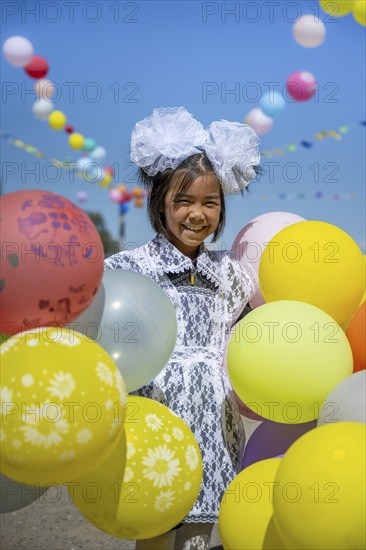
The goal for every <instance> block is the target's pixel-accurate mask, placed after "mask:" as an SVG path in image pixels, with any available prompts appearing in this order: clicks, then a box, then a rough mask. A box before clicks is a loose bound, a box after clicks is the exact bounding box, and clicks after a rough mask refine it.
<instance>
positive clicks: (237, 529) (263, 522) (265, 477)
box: [219, 458, 286, 550]
mask: <svg viewBox="0 0 366 550" xmlns="http://www.w3.org/2000/svg"><path fill="white" fill-rule="evenodd" d="M280 462H281V459H280V458H270V459H268V460H261V461H260V462H256V463H255V464H252V465H251V466H249V467H248V468H245V470H243V471H242V472H240V474H239V475H237V476H236V477H235V478H234V479H233V481H232V482H231V483H230V485H229V486H228V488H227V489H226V492H225V494H224V496H223V498H222V500H221V504H220V511H219V531H220V537H221V540H222V544H223V546H224V548H225V550H237V549H238V548H240V549H241V550H264V549H266V550H269V549H273V550H282V549H284V548H286V547H285V546H284V545H283V542H282V541H281V539H280V536H279V534H278V531H277V529H276V527H275V525H274V520H273V482H274V480H275V476H276V472H277V470H278V467H279V465H280Z"/></svg>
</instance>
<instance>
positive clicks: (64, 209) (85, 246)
mask: <svg viewBox="0 0 366 550" xmlns="http://www.w3.org/2000/svg"><path fill="white" fill-rule="evenodd" d="M1 212H2V220H1V229H2V240H3V254H2V258H1V261H2V280H1V286H2V289H1V292H0V311H1V321H0V332H1V333H4V334H16V333H18V332H21V331H24V330H28V329H31V328H36V327H39V326H41V327H44V326H64V325H67V324H69V323H70V322H71V321H73V320H74V319H76V318H77V317H79V316H80V315H81V313H82V312H83V311H84V309H86V308H87V307H88V305H89V304H90V303H91V302H92V300H93V298H94V296H95V294H96V292H97V290H98V287H99V285H100V282H101V280H102V275H103V264H104V252H103V245H102V241H101V238H100V236H99V233H98V232H97V230H96V228H95V226H94V224H93V223H92V221H91V220H90V219H89V218H88V216H87V215H86V214H85V212H84V211H83V210H82V209H81V208H80V207H79V206H77V205H76V204H74V203H73V202H71V201H69V200H68V199H66V198H65V197H62V196H61V195H56V194H55V193H51V192H49V191H41V190H38V189H34V190H24V191H14V192H13V193H8V194H6V195H4V196H3V197H1Z"/></svg>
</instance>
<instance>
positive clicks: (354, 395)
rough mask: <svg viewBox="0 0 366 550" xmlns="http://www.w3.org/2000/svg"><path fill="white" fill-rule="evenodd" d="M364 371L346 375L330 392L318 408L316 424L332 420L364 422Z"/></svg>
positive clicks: (365, 376)
mask: <svg viewBox="0 0 366 550" xmlns="http://www.w3.org/2000/svg"><path fill="white" fill-rule="evenodd" d="M365 395H366V371H364V370H361V371H359V372H355V373H354V374H351V375H350V376H347V378H345V379H344V380H342V382H340V383H339V384H337V386H336V387H335V388H334V389H333V390H332V391H331V392H330V394H329V395H328V397H327V398H326V400H325V401H324V403H323V405H322V408H321V410H320V414H319V418H318V422H317V425H318V426H322V425H323V424H332V423H334V422H362V423H366V406H365V402H366V397H365Z"/></svg>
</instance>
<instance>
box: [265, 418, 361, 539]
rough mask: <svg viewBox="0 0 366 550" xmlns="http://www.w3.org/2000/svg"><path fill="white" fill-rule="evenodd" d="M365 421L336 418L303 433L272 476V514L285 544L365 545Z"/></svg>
mask: <svg viewBox="0 0 366 550" xmlns="http://www.w3.org/2000/svg"><path fill="white" fill-rule="evenodd" d="M365 442H366V426H365V425H364V424H361V423H358V422H339V423H337V424H327V425H325V426H320V427H319V428H316V429H314V430H311V431H309V432H307V433H306V434H304V435H303V436H302V437H300V439H298V440H297V441H295V443H294V444H293V445H292V446H291V447H290V448H289V449H288V451H287V452H286V454H285V456H284V458H283V459H282V461H281V463H280V465H279V468H278V471H277V474H276V478H275V484H274V490H273V496H274V519H275V524H276V526H277V528H278V531H279V533H280V536H281V538H282V539H283V541H284V542H285V544H286V545H287V548H291V549H294V550H297V549H304V550H305V549H306V550H313V549H314V550H315V549H316V550H320V549H329V550H348V549H352V550H355V549H360V550H361V549H364V548H365V538H366V529H365V527H366V521H365V518H366V509H365V503H366V493H365V486H366V485H365V483H366V479H365V460H366V454H365Z"/></svg>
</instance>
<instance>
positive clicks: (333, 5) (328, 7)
mask: <svg viewBox="0 0 366 550" xmlns="http://www.w3.org/2000/svg"><path fill="white" fill-rule="evenodd" d="M319 3H320V5H321V7H322V8H323V10H324V11H325V12H326V13H328V14H329V15H331V16H332V17H343V16H344V15H347V13H350V12H351V11H352V9H353V4H354V3H355V0H319Z"/></svg>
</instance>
